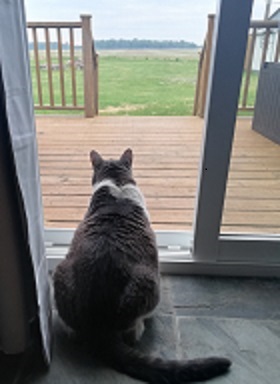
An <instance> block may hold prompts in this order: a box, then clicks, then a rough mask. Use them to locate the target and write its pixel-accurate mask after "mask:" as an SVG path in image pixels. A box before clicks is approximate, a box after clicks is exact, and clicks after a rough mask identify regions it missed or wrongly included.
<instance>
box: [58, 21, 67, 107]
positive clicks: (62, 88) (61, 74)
mask: <svg viewBox="0 0 280 384" xmlns="http://www.w3.org/2000/svg"><path fill="white" fill-rule="evenodd" d="M57 44H58V45H57V49H58V60H59V77H60V93H61V105H62V106H63V107H65V105H66V104H65V85H64V66H63V50H62V39H61V28H57Z"/></svg>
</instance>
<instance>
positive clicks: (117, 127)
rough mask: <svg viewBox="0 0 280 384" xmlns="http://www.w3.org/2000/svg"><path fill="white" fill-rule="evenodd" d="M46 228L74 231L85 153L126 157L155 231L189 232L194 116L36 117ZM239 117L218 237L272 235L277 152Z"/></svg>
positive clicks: (279, 190) (278, 221)
mask: <svg viewBox="0 0 280 384" xmlns="http://www.w3.org/2000/svg"><path fill="white" fill-rule="evenodd" d="M36 124H37V133H38V146H39V159H40V169H41V182H42V192H43V204H44V215H45V226H46V227H65V228H69V227H76V225H77V223H78V222H79V220H80V219H81V218H82V217H83V215H84V212H85V210H86V207H87V204H88V201H89V198H90V195H91V190H92V188H91V173H92V170H91V164H90V161H89V152H90V150H91V149H96V150H97V151H100V153H101V154H102V155H104V157H111V158H114V157H116V156H119V155H120V154H121V153H122V151H123V150H124V149H126V148H127V147H131V148H132V149H133V151H134V175H135V178H136V180H137V182H138V185H139V186H140V188H141V189H142V191H143V193H144V195H145V197H146V201H147V205H148V209H149V211H150V214H151V219H152V222H153V226H154V228H155V229H191V228H192V222H193V217H194V205H195V195H196V187H197V175H198V166H199V157H200V151H201V138H202V127H203V120H202V119H199V118H196V117H125V116H124V117H105V116H99V117H96V118H94V119H85V118H80V117H57V116H56V117H38V118H37V120H36ZM250 126H251V122H250V120H249V119H240V120H239V121H238V126H237V130H236V135H235V143H234V148H233V158H232V162H231V171H230V177H229V182H228V189H227V198H226V202H225V212H224V217H223V227H222V230H223V231H227V232H228V231H238V232H258V233H259V232H266V233H268V232H270V233H280V146H278V145H276V144H273V143H271V142H270V141H268V140H267V139H265V138H263V137H262V136H260V135H259V134H257V133H255V132H253V131H252V130H251V127H250Z"/></svg>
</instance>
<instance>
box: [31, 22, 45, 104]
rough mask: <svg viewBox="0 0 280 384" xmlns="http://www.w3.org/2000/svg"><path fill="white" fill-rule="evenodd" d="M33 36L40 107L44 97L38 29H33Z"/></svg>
mask: <svg viewBox="0 0 280 384" xmlns="http://www.w3.org/2000/svg"><path fill="white" fill-rule="evenodd" d="M32 35H33V49H34V59H35V66H36V79H37V91H38V101H39V106H40V107H42V106H43V97H42V83H41V72H40V58H39V48H38V39H37V28H35V27H34V28H32Z"/></svg>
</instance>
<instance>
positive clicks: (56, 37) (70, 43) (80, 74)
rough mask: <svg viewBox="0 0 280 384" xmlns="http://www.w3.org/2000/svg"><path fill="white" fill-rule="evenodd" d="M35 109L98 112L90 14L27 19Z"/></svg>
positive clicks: (96, 75)
mask: <svg viewBox="0 0 280 384" xmlns="http://www.w3.org/2000/svg"><path fill="white" fill-rule="evenodd" d="M27 28H28V39H29V48H30V64H31V75H32V83H33V95H34V102H35V109H37V110H62V111H63V110H64V111H66V110H73V111H74V110H84V113H85V116H86V117H93V116H94V115H96V114H98V55H97V53H96V52H95V48H94V41H93V37H92V31H91V16H89V15H82V16H81V19H80V21H78V22H29V23H28V24H27Z"/></svg>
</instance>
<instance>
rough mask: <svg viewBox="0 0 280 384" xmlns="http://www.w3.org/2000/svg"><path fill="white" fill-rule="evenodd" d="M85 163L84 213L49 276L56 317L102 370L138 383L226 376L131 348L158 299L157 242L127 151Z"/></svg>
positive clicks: (221, 363) (215, 363) (222, 365)
mask: <svg viewBox="0 0 280 384" xmlns="http://www.w3.org/2000/svg"><path fill="white" fill-rule="evenodd" d="M90 158H91V162H92V165H93V168H94V175H93V179H92V183H93V195H92V198H91V201H90V204H89V208H88V210H87V213H86V215H85V217H84V219H83V220H82V222H81V223H80V225H79V226H78V228H77V230H76V232H75V234H74V238H73V241H72V244H71V246H70V249H69V252H68V254H67V256H66V258H65V260H64V261H62V262H61V263H60V265H58V267H57V269H56V271H55V273H54V290H55V300H56V305H57V309H58V312H59V315H60V316H61V318H62V319H63V320H64V322H65V323H66V324H67V325H68V326H70V327H71V328H72V329H73V330H75V331H76V332H77V333H78V334H80V335H81V336H82V337H84V338H85V339H86V340H88V341H90V342H91V343H92V346H93V349H94V351H95V352H96V353H97V355H98V356H99V357H100V358H101V359H102V360H103V361H104V362H106V363H107V364H109V365H110V366H111V367H113V368H115V369H116V370H118V371H120V372H122V373H125V374H127V375H129V376H131V377H134V378H136V379H140V380H143V381H145V382H148V383H157V384H160V383H167V384H168V383H169V384H177V383H178V384H179V383H189V382H192V381H203V380H208V379H210V378H213V377H215V376H218V375H220V374H223V373H225V372H226V371H227V370H228V368H229V366H230V364H231V363H230V361H229V360H228V359H226V358H221V357H210V358H205V359H195V360H185V361H176V360H174V361H170V360H168V361H166V360H163V359H161V358H154V357H151V356H147V355H144V354H142V353H140V352H139V351H138V350H137V349H136V348H135V347H134V344H133V342H134V341H136V340H139V338H140V337H141V335H142V332H143V330H144V321H145V318H146V317H148V316H150V315H151V313H152V312H153V311H154V309H155V308H156V306H157V304H158V302H159V297H160V277H159V265H158V252H157V245H156V241H155V235H154V232H153V230H152V228H151V226H150V222H149V217H148V213H147V209H146V205H145V201H144V197H143V195H142V193H141V192H140V190H139V188H138V187H137V185H136V182H135V180H134V179H133V176H132V151H131V150H130V149H127V150H126V151H125V152H124V153H123V155H122V156H121V157H120V159H119V160H103V159H102V157H101V156H100V155H99V154H98V153H97V152H96V151H92V152H91V153H90Z"/></svg>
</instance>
